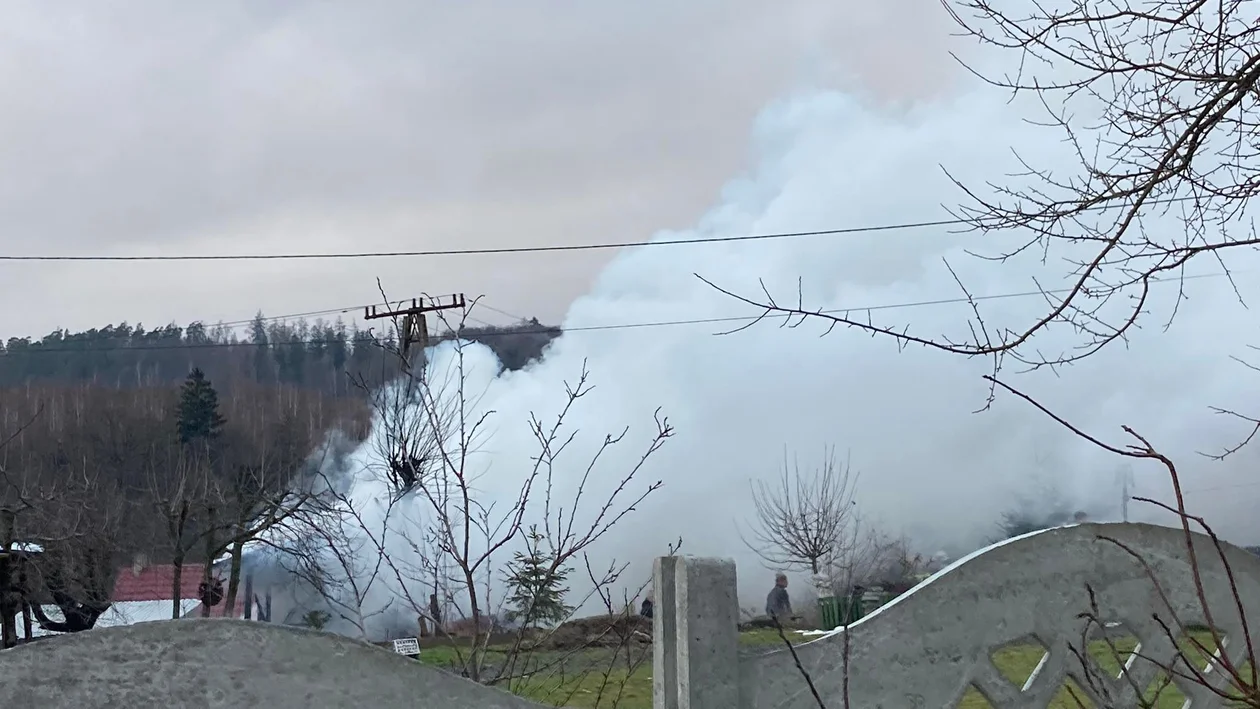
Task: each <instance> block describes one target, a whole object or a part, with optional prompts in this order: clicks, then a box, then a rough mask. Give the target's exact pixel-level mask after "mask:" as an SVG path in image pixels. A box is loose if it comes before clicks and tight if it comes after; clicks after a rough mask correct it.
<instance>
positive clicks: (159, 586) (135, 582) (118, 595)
mask: <svg viewBox="0 0 1260 709" xmlns="http://www.w3.org/2000/svg"><path fill="white" fill-rule="evenodd" d="M204 572H205V567H203V566H201V565H200V564H192V565H187V566H184V568H183V572H182V574H181V576H180V580H179V586H180V599H181V600H182V599H185V598H194V599H195V598H197V586H199V585H200V584H201V578H202V575H203V574H204ZM174 580H175V567H174V566H173V565H171V564H159V565H156V566H146V567H145V568H143V569H141V570H140V573H136V571H135V569H134V568H133V567H131V566H125V567H123V568H122V569H121V570H119V572H118V579H117V580H116V581H114V596H113V600H115V601H167V600H171V589H172V588H173V584H174Z"/></svg>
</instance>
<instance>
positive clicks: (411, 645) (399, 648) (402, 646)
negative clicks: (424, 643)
mask: <svg viewBox="0 0 1260 709" xmlns="http://www.w3.org/2000/svg"><path fill="white" fill-rule="evenodd" d="M394 652H396V653H398V654H399V655H407V656H409V657H410V656H414V655H419V654H420V641H419V640H416V639H415V638H399V639H398V640H395V641H394Z"/></svg>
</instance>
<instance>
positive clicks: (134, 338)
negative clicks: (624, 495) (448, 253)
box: [0, 313, 560, 396]
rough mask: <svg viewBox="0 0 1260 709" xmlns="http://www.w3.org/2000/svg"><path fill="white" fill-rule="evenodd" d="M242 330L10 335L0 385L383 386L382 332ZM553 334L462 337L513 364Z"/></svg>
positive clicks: (282, 327) (527, 325)
mask: <svg viewBox="0 0 1260 709" xmlns="http://www.w3.org/2000/svg"><path fill="white" fill-rule="evenodd" d="M241 330H243V331H244V332H240V331H238V330H237V329H234V328H232V327H228V326H225V325H206V324H204V323H200V322H194V323H191V324H189V325H188V326H187V327H179V326H177V325H174V324H171V325H163V326H160V327H155V328H145V327H144V326H143V325H134V326H133V325H129V324H127V323H126V322H124V323H122V324H120V325H106V326H105V327H102V328H93V329H91V330H85V331H83V332H69V331H65V330H55V331H53V332H51V333H49V334H47V335H45V336H43V337H42V338H38V339H32V338H30V337H10V338H9V339H8V340H7V342H4V343H3V344H0V387H12V386H27V385H30V384H33V383H41V384H43V383H57V384H75V383H88V384H92V385H94V386H102V387H110V388H116V389H118V388H132V387H143V386H172V385H175V384H178V383H179V382H181V381H183V379H184V377H185V376H187V375H188V372H189V371H190V370H191V369H193V368H194V367H196V368H200V369H201V370H202V371H204V372H205V373H206V375H207V376H208V377H209V378H210V380H211V381H213V382H214V383H215V386H216V387H218V388H220V389H230V388H232V387H234V386H237V385H240V384H245V383H248V384H257V385H275V384H288V385H293V386H298V387H302V388H305V389H311V390H314V391H318V392H322V393H324V394H328V395H332V396H343V395H346V394H353V392H352V391H351V390H352V389H354V388H355V387H353V386H352V385H351V384H350V381H351V379H354V380H358V379H360V378H362V379H364V380H366V381H368V382H371V383H379V381H380V379H381V378H382V377H383V376H388V373H389V372H390V371H391V370H390V368H389V367H384V366H383V365H385V364H386V363H387V360H388V355H386V354H384V351H383V349H382V347H381V345H382V344H384V345H387V346H392V344H393V342H392V337H391V336H390V335H388V334H385V335H382V334H381V333H380V332H375V331H371V330H360V329H359V328H357V327H353V326H352V327H347V326H346V325H345V324H344V323H342V322H340V321H336V322H326V321H323V320H316V321H315V322H307V321H305V320H296V321H278V320H268V319H267V318H265V317H264V316H263V315H262V314H261V313H259V315H258V316H257V317H255V318H254V321H253V323H251V324H250V325H248V326H247V327H244V328H241ZM559 332H560V331H559V329H557V328H552V327H546V326H543V325H541V324H539V323H538V321H536V320H530V321H523V322H521V323H519V324H517V325H514V326H507V327H494V326H482V327H465V328H464V329H463V330H462V335H463V337H465V338H467V339H470V340H474V341H478V342H483V343H485V344H486V345H487V346H489V347H490V348H491V349H493V350H494V351H495V353H497V354H498V356H499V359H500V360H502V362H503V365H504V366H505V367H507V368H508V369H519V368H521V367H523V366H525V364H526V363H528V362H529V361H530V360H532V359H535V358H537V357H539V356H540V355H541V353H542V350H543V348H544V347H546V345H547V343H549V342H550V341H551V340H552V339H554V338H555V337H556V336H557V335H558V334H559ZM386 349H388V347H387V348H386ZM347 374H349V375H350V376H347Z"/></svg>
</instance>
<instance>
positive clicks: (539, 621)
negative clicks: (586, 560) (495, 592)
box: [504, 527, 573, 628]
mask: <svg viewBox="0 0 1260 709" xmlns="http://www.w3.org/2000/svg"><path fill="white" fill-rule="evenodd" d="M542 542H543V535H542V534H541V533H539V531H538V528H537V527H530V528H529V534H528V535H527V542H526V546H525V551H523V552H520V551H518V552H516V554H515V555H513V557H514V558H513V560H512V562H511V563H510V564H508V568H507V579H506V580H507V583H508V588H509V589H511V591H510V595H509V596H508V599H507V601H508V607H509V610H508V612H507V613H505V614H504V615H505V617H506V618H507V620H508V621H511V622H516V621H520V622H521V623H524V624H525V625H526V626H527V627H532V628H538V627H543V626H546V625H550V624H553V623H558V622H560V621H563V620H564V619H565V618H567V617H569V613H571V612H572V611H573V607H572V606H567V605H565V603H564V597H565V594H567V593H568V592H569V589H568V588H567V587H566V586H564V581H565V579H566V578H567V577H568V575H569V572H570V571H572V569H569V568H567V567H560V568H556V569H554V570H553V568H552V567H553V566H554V559H555V557H554V556H553V555H552V554H549V553H547V552H545V551H543V549H542Z"/></svg>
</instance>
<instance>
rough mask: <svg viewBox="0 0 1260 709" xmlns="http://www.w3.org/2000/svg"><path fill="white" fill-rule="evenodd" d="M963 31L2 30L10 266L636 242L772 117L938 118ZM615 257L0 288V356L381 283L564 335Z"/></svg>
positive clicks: (184, 18)
mask: <svg viewBox="0 0 1260 709" xmlns="http://www.w3.org/2000/svg"><path fill="white" fill-rule="evenodd" d="M948 31H949V28H948V26H947V20H946V19H945V18H944V17H943V14H942V11H941V9H940V6H939V4H938V3H937V1H936V0H884V1H883V2H879V3H870V2H857V1H856V0H843V1H841V2H818V1H817V0H782V1H781V2H776V3H764V2H750V1H748V0H722V1H721V2H718V1H717V0H697V1H695V2H687V3H676V2H665V1H663V0H638V1H636V2H633V3H629V2H627V3H618V4H613V3H583V2H559V1H539V2H529V3H520V2H506V1H503V2H496V1H494V0H464V1H463V2H459V3H448V2H431V1H418V0H377V1H375V2H355V3H326V2H287V1H284V0H266V1H260V0H248V1H245V0H241V1H230V0H229V1H222V2H212V3H209V2H205V3H167V2H156V1H149V0H136V1H134V2H126V3H108V4H105V3H97V2H58V3H45V2H8V3H4V4H3V6H0V87H2V95H3V96H4V97H5V99H4V100H5V102H6V103H5V105H4V106H3V110H0V225H2V226H3V228H2V229H0V252H3V253H6V254H33V253H39V254H46V253H52V254H124V253H125V254H133V253H143V254H151V253H170V254H174V253H239V252H255V253H263V252H285V251H345V250H394V249H432V248H458V247H473V246H503V245H512V244H521V245H523V244H539V243H572V242H587V241H611V240H629V239H635V240H637V239H643V238H646V237H648V236H650V235H651V233H652V232H654V231H656V230H657V229H659V228H663V227H683V226H688V225H689V224H691V223H692V222H693V221H694V219H695V218H696V217H697V216H698V215H699V214H701V213H702V212H703V211H704V209H705V208H706V207H707V206H709V205H710V204H711V203H712V202H713V200H714V199H715V196H716V194H717V191H718V189H719V188H720V187H721V185H722V183H723V182H724V181H725V180H726V179H728V178H729V177H730V176H731V174H732V173H733V172H734V171H735V170H737V169H738V168H739V167H740V166H741V165H743V164H744V162H745V159H746V149H747V148H746V146H747V144H748V135H749V130H750V125H751V122H752V120H753V118H754V117H755V115H756V114H757V112H758V110H759V109H760V108H761V107H762V106H763V105H764V104H766V102H767V101H768V100H770V99H772V98H774V97H775V96H779V95H782V94H783V93H785V92H788V91H791V90H792V89H793V88H794V87H796V86H801V85H804V84H824V85H833V86H834V85H844V86H847V87H860V88H862V89H864V90H866V91H868V92H870V93H872V94H873V95H875V96H878V97H879V98H880V99H881V100H886V101H899V100H906V99H914V98H917V97H926V96H930V95H932V94H933V93H936V92H940V91H942V90H948V88H947V87H948V86H949V82H948V80H949V78H950V77H951V76H952V72H953V71H954V70H953V68H952V67H951V65H950V63H949V60H948V57H947V55H946V54H945V50H944V46H945V44H944V43H945V41H946V40H947V35H948ZM799 226H800V227H801V228H817V227H821V226H834V225H820V224H812V223H811V224H804V223H802V224H800V225H799ZM610 256H611V254H609V253H607V252H592V253H585V254H580V255H556V254H547V255H539V256H504V257H456V258H444V259H430V260H423V259H396V260H391V261H386V260H364V261H357V262H350V261H335V262H334V261H320V262H315V261H305V262H268V263H257V262H254V263H248V262H246V263H239V262H237V263H182V264H180V263H141V264H117V263H113V264H110V263H105V264H101V263H88V264H57V263H0V295H2V296H3V297H4V299H5V302H8V303H18V304H21V307H10V308H6V309H5V310H4V311H3V312H2V313H0V336H2V337H8V336H12V335H28V334H29V335H39V334H43V333H44V332H46V331H48V330H49V329H51V328H53V327H58V326H64V327H70V328H76V329H78V328H83V327H90V326H96V325H103V324H106V323H110V322H119V321H122V320H128V321H130V322H133V323H134V322H137V321H143V322H145V323H147V324H150V325H154V324H159V323H163V322H168V321H171V320H175V321H177V322H179V323H180V324H184V323H186V322H188V321H189V320H192V319H205V320H208V321H214V320H220V319H221V320H237V319H241V318H246V317H248V316H250V315H251V314H252V313H253V312H254V311H255V310H256V309H258V308H262V309H263V310H264V311H265V312H267V313H268V314H271V315H279V314H283V313H289V312H300V311H307V310H322V309H325V308H334V307H340V306H344V305H353V304H357V303H363V302H367V301H370V300H372V299H374V298H375V297H376V286H375V282H374V279H375V278H376V277H377V276H379V277H381V278H382V280H383V282H384V284H385V286H386V288H387V289H388V291H389V293H390V295H391V296H394V295H396V296H398V297H406V296H411V295H415V294H417V293H418V292H420V291H433V292H451V291H465V292H468V293H469V294H470V295H471V294H484V295H485V296H486V297H487V302H488V303H489V304H493V305H496V306H497V307H499V308H502V309H505V310H508V311H512V312H515V313H519V314H522V315H538V316H539V317H542V318H544V319H546V320H551V321H555V320H558V318H559V317H560V316H561V315H562V314H563V312H564V309H565V307H566V305H567V303H568V302H569V301H571V300H572V299H573V298H574V297H575V296H577V295H579V294H581V293H583V292H584V291H586V290H587V288H588V287H589V286H590V279H591V277H592V276H593V274H594V273H595V272H596V270H597V269H598V267H599V266H601V265H602V264H603V263H605V262H606V260H607V259H608V258H609V257H610Z"/></svg>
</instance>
